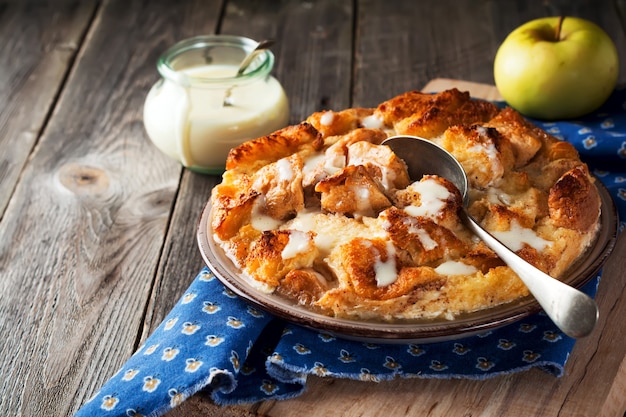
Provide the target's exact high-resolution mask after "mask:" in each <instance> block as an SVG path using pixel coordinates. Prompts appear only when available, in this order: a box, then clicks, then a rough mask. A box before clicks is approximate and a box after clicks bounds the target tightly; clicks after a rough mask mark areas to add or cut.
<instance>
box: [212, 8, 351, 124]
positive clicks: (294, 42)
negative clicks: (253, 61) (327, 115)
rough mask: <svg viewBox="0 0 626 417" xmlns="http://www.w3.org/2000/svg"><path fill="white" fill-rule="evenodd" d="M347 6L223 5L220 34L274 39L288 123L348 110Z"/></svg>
mask: <svg viewBox="0 0 626 417" xmlns="http://www.w3.org/2000/svg"><path fill="white" fill-rule="evenodd" d="M352 19H353V12H352V2H351V1H347V0H341V1H332V0H322V1H316V2H314V3H312V2H310V1H302V0H298V1H293V0H281V1H272V2H267V1H256V2H249V1H246V0H234V1H229V2H228V7H227V9H226V15H225V16H224V21H223V23H222V33H229V34H238V35H243V36H248V37H251V38H253V39H258V40H260V39H263V38H273V39H279V42H278V43H277V44H276V45H274V46H273V47H272V51H273V52H274V53H275V54H276V65H275V73H276V74H277V75H278V79H279V80H280V82H281V83H282V84H283V87H284V88H285V91H286V92H287V93H288V94H287V95H288V97H289V99H290V107H291V119H290V120H291V123H299V122H300V121H301V120H303V119H304V118H305V117H307V116H308V115H309V114H311V113H313V112H315V111H319V110H322V109H335V110H341V109H344V108H346V107H349V106H350V104H351V102H350V94H351V89H350V79H351V68H352Z"/></svg>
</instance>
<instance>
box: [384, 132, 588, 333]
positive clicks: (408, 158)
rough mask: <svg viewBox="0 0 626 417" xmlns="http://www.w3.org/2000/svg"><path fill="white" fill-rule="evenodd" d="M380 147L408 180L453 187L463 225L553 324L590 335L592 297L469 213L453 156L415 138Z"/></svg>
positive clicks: (460, 169)
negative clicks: (429, 179) (400, 163)
mask: <svg viewBox="0 0 626 417" xmlns="http://www.w3.org/2000/svg"><path fill="white" fill-rule="evenodd" d="M383 145H387V146H389V147H390V148H391V150H392V151H393V152H394V153H395V154H396V155H398V157H400V158H402V159H403V160H404V161H405V162H406V164H407V167H408V171H409V177H410V178H411V179H412V180H413V181H416V180H419V179H421V178H422V176H423V175H425V174H432V175H438V176H440V177H443V178H445V179H447V180H448V181H450V182H452V183H453V184H454V185H456V187H457V188H458V189H459V191H460V192H461V195H462V196H463V210H462V216H463V220H464V221H465V223H466V225H467V226H468V227H469V229H470V230H471V231H472V232H473V233H474V234H475V235H476V236H478V237H479V238H481V239H482V240H483V241H484V242H485V243H486V244H487V246H489V247H490V248H491V250H493V251H494V252H495V253H496V254H497V255H498V256H499V257H500V259H502V260H503V261H504V262H505V263H506V264H507V265H508V266H509V267H510V268H511V269H512V270H513V271H515V273H517V275H518V276H519V277H520V279H521V280H522V281H523V282H524V284H526V287H528V290H529V291H530V292H531V294H532V295H533V296H534V297H535V299H536V300H537V302H538V303H539V305H540V306H541V307H542V308H543V310H544V311H545V312H546V314H547V315H548V317H550V319H552V321H553V322H554V324H556V326H557V327H558V328H559V329H561V331H562V332H563V333H565V334H566V335H568V336H570V337H575V338H576V337H584V336H587V335H589V334H590V333H591V331H592V330H593V328H594V326H595V324H596V322H597V320H598V306H597V304H596V302H595V301H594V300H593V299H592V298H591V297H589V296H588V295H587V294H585V293H583V292H582V291H579V290H577V289H575V288H573V287H571V286H569V285H567V284H565V283H563V282H561V281H559V280H557V279H554V278H552V277H551V276H550V275H548V274H546V273H544V272H543V271H541V270H539V269H537V268H535V267H534V266H533V265H531V264H530V263H528V262H526V261H525V260H523V259H522V258H520V257H519V256H518V255H517V254H516V253H515V252H513V251H512V250H510V249H509V248H507V247H506V246H505V245H504V244H502V243H501V242H500V241H499V240H498V239H496V238H495V237H493V236H492V235H491V234H490V233H489V232H487V231H486V230H485V229H483V228H482V227H481V226H480V225H479V224H478V223H477V222H476V220H474V219H473V218H472V216H471V215H470V214H469V213H468V211H467V206H468V204H469V193H468V190H469V185H468V180H467V175H466V174H465V171H464V170H463V167H462V166H461V164H460V163H459V162H458V161H457V160H456V159H455V158H454V156H452V155H451V154H450V153H449V152H448V151H446V150H445V149H443V148H441V147H440V146H438V145H436V144H435V143H433V142H430V141H429V140H426V139H423V138H418V137H415V136H394V137H391V138H388V139H386V140H385V141H384V142H383Z"/></svg>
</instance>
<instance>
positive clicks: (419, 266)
mask: <svg viewBox="0 0 626 417" xmlns="http://www.w3.org/2000/svg"><path fill="white" fill-rule="evenodd" d="M394 135H410V136H419V137H422V138H426V139H428V140H431V141H433V142H435V143H436V144H438V145H440V146H441V147H443V148H445V149H446V150H448V151H449V152H450V153H451V154H452V155H453V156H454V157H455V158H456V159H457V160H458V161H459V162H460V164H461V165H462V166H463V168H464V170H465V172H466V173H467V175H468V179H469V185H470V194H469V196H470V203H469V207H468V210H469V213H470V214H471V215H472V216H473V217H474V218H475V219H476V220H477V221H478V222H479V223H480V224H481V225H482V226H483V227H484V228H485V229H487V230H488V231H490V232H491V233H492V234H493V235H494V236H496V237H497V238H498V239H500V240H501V241H502V242H503V243H504V244H505V245H507V246H508V247H509V248H510V249H512V250H513V251H515V252H516V253H517V254H518V255H519V256H521V257H522V258H524V259H525V260H527V261H528V262H530V263H532V264H533V265H535V266H536V267H538V268H539V269H541V270H543V271H544V272H546V273H548V274H549V275H551V276H553V277H556V278H559V277H560V276H562V275H563V274H564V273H565V272H566V271H567V269H568V267H569V266H570V265H572V264H573V263H574V262H575V261H576V259H577V258H579V256H580V255H581V254H582V253H583V252H584V251H585V248H586V247H587V246H588V245H589V244H590V243H591V242H592V241H593V239H594V236H595V234H596V231H597V230H598V226H599V215H600V197H599V194H598V190H597V189H596V187H595V185H594V179H593V177H592V176H591V175H590V174H589V171H588V168H587V166H586V164H584V163H583V162H581V160H580V158H579V155H578V153H577V151H576V149H575V148H574V147H573V146H572V145H571V144H570V143H568V142H563V141H559V140H558V139H556V138H555V137H553V136H551V135H549V134H548V133H546V132H545V131H543V130H541V129H539V128H538V127H536V126H535V125H533V124H532V123H530V122H529V121H527V120H526V119H524V118H523V117H522V116H521V115H520V114H519V113H517V112H516V111H514V110H513V109H511V108H504V109H502V110H501V109H499V108H498V107H496V106H495V105H494V104H492V103H490V102H487V101H483V100H476V99H472V98H471V97H470V95H469V93H467V92H460V91H458V90H457V89H452V90H448V91H444V92H441V93H437V94H425V93H420V92H416V91H411V92H407V93H404V94H402V95H399V96H397V97H394V98H392V99H390V100H388V101H385V102H383V103H381V104H380V105H379V106H378V107H376V108H352V109H346V110H343V111H320V112H316V113H314V114H312V115H311V116H310V117H308V119H307V120H306V121H304V122H302V123H300V124H298V125H293V126H288V127H286V128H284V129H282V130H279V131H276V132H274V133H272V134H270V135H268V136H264V137H261V138H258V139H254V140H251V141H249V142H246V143H244V144H242V145H240V146H238V147H236V148H234V149H232V150H231V152H230V153H229V155H228V158H227V161H226V171H225V172H224V174H223V178H222V182H221V183H220V184H219V185H217V186H216V187H215V188H214V189H213V191H212V195H211V202H210V205H211V219H210V222H211V231H210V233H212V236H213V239H214V240H215V242H216V243H217V244H218V245H219V247H221V249H222V250H223V251H224V252H225V254H226V255H227V256H228V258H230V259H231V260H232V262H233V263H234V264H235V266H236V267H237V268H239V270H240V271H241V274H244V275H245V276H246V277H248V278H249V279H250V281H251V282H253V283H254V284H255V287H256V288H258V290H259V291H264V292H268V293H274V294H278V295H280V296H282V297H286V298H288V299H291V300H293V302H294V303H298V304H301V305H304V306H306V307H308V308H310V309H312V310H314V311H316V312H320V313H323V314H326V315H329V316H334V317H340V318H348V319H358V320H376V321H389V322H391V321H397V320H405V319H435V318H437V319H439V318H443V319H450V320H451V319H454V318H455V317H458V316H459V315H461V314H464V313H470V312H475V311H479V310H482V309H487V308H490V307H493V306H496V305H499V304H503V303H508V302H511V301H513V300H516V299H519V298H521V297H524V296H527V295H528V290H527V289H526V287H525V285H524V284H523V283H522V282H521V280H520V279H519V278H518V277H517V275H516V274H515V273H514V272H513V271H512V270H511V269H510V268H509V267H508V266H506V265H505V264H504V263H503V262H502V261H501V260H500V259H499V258H498V257H497V256H496V255H495V253H494V252H492V251H491V249H489V248H488V247H487V246H486V245H485V244H484V243H483V242H482V241H480V240H479V239H478V238H476V237H475V236H474V235H473V234H472V233H471V232H470V231H469V230H468V229H467V228H466V227H465V226H464V224H463V223H462V221H461V219H460V217H459V215H458V213H459V210H460V209H461V206H462V204H463V200H462V196H461V195H460V193H459V190H458V189H457V188H456V187H455V186H454V185H453V184H452V183H451V182H449V181H448V180H446V179H444V178H441V177H438V176H435V175H425V176H424V177H423V178H421V179H415V180H416V181H414V179H410V178H409V176H408V173H407V168H406V164H405V162H404V161H403V160H402V159H400V158H399V157H398V156H396V155H395V154H394V153H393V152H392V151H391V149H390V148H389V147H387V146H385V145H381V143H382V142H383V141H384V140H385V139H386V138H388V137H390V136H394Z"/></svg>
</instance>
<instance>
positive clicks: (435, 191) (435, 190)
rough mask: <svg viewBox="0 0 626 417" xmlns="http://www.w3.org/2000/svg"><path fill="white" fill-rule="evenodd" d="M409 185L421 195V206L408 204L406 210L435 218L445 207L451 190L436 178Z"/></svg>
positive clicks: (416, 215) (412, 214) (413, 214)
mask: <svg viewBox="0 0 626 417" xmlns="http://www.w3.org/2000/svg"><path fill="white" fill-rule="evenodd" d="M409 187H411V189H413V190H414V191H416V192H418V193H419V195H420V203H421V205H420V206H406V207H405V208H404V211H405V212H407V213H408V214H410V215H411V216H415V217H430V218H434V217H436V216H437V214H438V213H439V212H440V211H441V210H442V209H443V208H444V207H445V205H446V201H447V200H448V198H450V191H448V189H447V188H446V187H444V186H443V185H441V184H440V183H438V182H437V181H436V180H434V179H432V178H429V179H426V180H423V181H419V182H414V183H413V184H411V185H410V186H409Z"/></svg>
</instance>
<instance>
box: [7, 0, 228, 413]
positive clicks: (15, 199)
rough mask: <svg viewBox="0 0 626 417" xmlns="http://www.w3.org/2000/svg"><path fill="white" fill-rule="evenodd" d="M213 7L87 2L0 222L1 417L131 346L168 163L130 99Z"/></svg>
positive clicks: (154, 252) (153, 264)
mask: <svg viewBox="0 0 626 417" xmlns="http://www.w3.org/2000/svg"><path fill="white" fill-rule="evenodd" d="M33 7H35V6H33ZM220 7H221V4H220V3H219V2H214V3H211V4H207V3H206V2H205V1H200V0H198V1H186V2H182V3H181V2H179V3H178V5H177V7H176V8H172V7H171V3H170V2H169V1H160V2H149V3H146V2H142V1H131V2H128V1H124V0H119V1H118V0H112V1H110V2H106V3H104V4H103V5H102V7H101V8H100V9H99V10H98V13H97V15H96V16H95V19H94V22H93V25H92V26H91V28H90V32H89V35H88V36H87V38H86V39H85V42H84V46H83V47H82V48H81V52H80V54H79V55H78V57H77V59H76V63H75V66H74V68H73V71H72V73H71V75H70V77H69V78H68V80H67V84H66V87H65V88H64V90H63V91H62V92H61V95H60V98H59V101H58V106H57V107H56V108H55V111H54V113H53V115H52V118H51V120H50V122H49V124H48V126H47V128H46V131H45V133H44V134H43V136H42V138H41V140H40V142H39V144H38V146H37V148H36V149H35V151H34V152H33V154H32V156H31V158H30V160H29V164H28V165H27V167H26V169H25V170H24V172H23V174H22V176H21V179H20V182H19V184H18V186H17V188H16V189H15V192H14V193H13V196H12V199H11V204H9V205H8V207H7V210H6V212H5V214H4V217H3V219H2V223H0V271H2V279H1V280H0V293H1V294H2V297H1V299H0V315H1V317H2V320H0V333H1V334H2V335H3V337H2V340H0V354H1V358H0V381H2V388H3V395H2V399H3V400H2V402H0V414H1V415H70V414H71V412H72V411H74V410H76V409H77V408H78V407H79V406H80V405H81V404H82V403H83V402H84V401H85V400H86V399H87V398H88V397H90V396H91V395H92V394H93V393H95V391H96V390H97V389H98V388H99V387H100V385H101V384H102V382H103V381H105V380H106V379H108V378H109V377H110V376H111V375H112V374H113V373H114V372H115V371H116V369H117V368H118V367H119V366H120V365H121V364H122V363H123V362H124V361H125V360H126V359H127V357H128V356H129V355H130V354H131V353H132V351H133V350H134V348H135V346H136V341H137V340H136V338H137V335H138V334H139V330H140V329H141V328H142V320H143V312H144V310H145V308H146V305H147V302H148V298H149V296H150V291H151V288H152V284H153V279H154V275H155V272H156V269H157V265H158V261H159V258H160V254H161V248H162V245H163V241H164V237H165V232H166V229H167V226H168V222H169V218H170V211H171V208H172V203H173V201H174V198H175V196H176V192H177V189H178V185H179V180H180V175H181V168H180V166H179V164H177V163H176V162H174V161H171V160H170V159H168V158H167V157H165V156H164V155H162V154H161V153H160V152H159V151H158V150H157V149H156V148H155V147H154V146H153V145H152V144H151V143H150V142H149V141H148V140H147V138H146V136H145V133H144V130H143V124H142V115H141V113H142V109H143V101H144V99H145V96H146V93H147V91H148V89H149V87H150V86H151V85H152V83H154V82H155V81H156V80H157V79H158V77H157V76H156V70H155V67H154V63H155V62H156V59H157V56H158V55H159V54H160V53H161V52H162V51H163V49H164V48H165V47H166V46H169V45H171V44H172V43H173V42H174V41H177V40H179V39H181V38H182V37H186V36H187V35H188V34H189V33H197V31H199V30H208V29H213V26H211V23H210V22H211V19H212V17H211V16H213V15H216V16H218V15H219V10H220ZM78 10H83V9H82V8H79V9H78ZM76 13H78V12H76ZM83 13H84V12H83ZM25 15H26V13H25V14H24V16H25ZM50 15H53V13H52V12H51V13H50ZM23 19H26V17H23V18H22V20H23ZM24 22H26V20H24ZM55 22H56V24H59V25H60V24H64V23H65V24H67V25H69V24H70V23H72V21H71V19H69V18H66V19H65V20H64V19H61V18H58V19H56V21H55ZM213 22H215V20H213ZM16 24H18V25H19V24H20V22H17V23H16ZM72 24H75V23H72ZM207 25H209V26H208V27H207ZM65 30H67V31H68V32H71V31H70V30H69V29H67V28H66V29H64V31H65ZM185 31H188V32H185ZM48 36H50V37H52V38H54V36H52V34H48ZM129 39H132V42H129ZM51 45H52V46H54V45H55V43H54V42H52V43H51ZM51 59H53V58H51ZM29 88H31V87H29ZM30 94H31V95H32V94H36V92H35V91H30ZM16 355H17V356H16ZM68 393H71V395H67V394H68ZM5 399H6V400H5Z"/></svg>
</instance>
